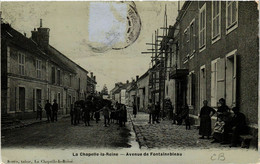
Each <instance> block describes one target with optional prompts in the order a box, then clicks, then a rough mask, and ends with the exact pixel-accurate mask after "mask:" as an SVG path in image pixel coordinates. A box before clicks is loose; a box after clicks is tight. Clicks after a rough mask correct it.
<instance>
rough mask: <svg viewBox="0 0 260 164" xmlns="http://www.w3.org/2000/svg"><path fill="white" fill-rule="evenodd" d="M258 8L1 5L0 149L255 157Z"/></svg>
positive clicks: (220, 4)
mask: <svg viewBox="0 0 260 164" xmlns="http://www.w3.org/2000/svg"><path fill="white" fill-rule="evenodd" d="M258 14H259V13H258V3H257V2H255V1H247V2H243V1H225V2H224V1H172V2H171V1H169V2H168V1H167V2H166V1H161V2H160V1H158V2H157V1H151V2H141V1H131V2H130V1H124V2H95V1H93V2H87V1H82V2H79V1H78V2H42V3H40V2H13V3H9V2H3V3H1V146H2V149H10V148H15V149H31V148H35V149H36V148H42V149H62V150H69V149H96V148H97V149H113V150H133V149H135V150H140V151H141V150H153V149H157V150H158V149H168V150H175V149H176V150H177V149H182V150H186V149H191V150H195V149H199V150H208V149H220V150H230V151H231V150H241V151H248V150H250V151H251V150H252V151H254V152H257V150H258V99H259V98H258V94H259V92H258V88H259V86H258V84H259V81H258V80H259V79H258V78H259V35H258V32H259V22H258V19H259V17H258Z"/></svg>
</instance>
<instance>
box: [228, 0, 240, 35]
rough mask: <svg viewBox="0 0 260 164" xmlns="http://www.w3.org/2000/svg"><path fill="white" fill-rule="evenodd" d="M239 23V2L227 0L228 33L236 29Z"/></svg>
mask: <svg viewBox="0 0 260 164" xmlns="http://www.w3.org/2000/svg"><path fill="white" fill-rule="evenodd" d="M237 25H238V2H237V1H228V2H226V30H227V33H229V32H231V31H232V30H234V29H235V28H236V27H237Z"/></svg>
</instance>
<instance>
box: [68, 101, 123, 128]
mask: <svg viewBox="0 0 260 164" xmlns="http://www.w3.org/2000/svg"><path fill="white" fill-rule="evenodd" d="M93 104H94V102H93V101H91V100H86V101H83V102H82V101H76V102H75V103H74V107H73V105H71V111H70V116H71V125H78V124H79V123H80V121H81V120H82V121H83V122H84V123H85V126H91V125H90V120H91V118H92V115H93V117H94V118H95V121H96V123H98V122H99V121H100V112H102V114H103V116H104V126H105V127H108V126H109V125H110V123H116V124H119V126H120V127H123V126H125V123H126V122H127V111H126V106H125V105H124V104H119V103H117V102H116V103H115V104H114V105H112V103H111V102H110V103H106V104H105V105H104V106H96V104H94V105H93Z"/></svg>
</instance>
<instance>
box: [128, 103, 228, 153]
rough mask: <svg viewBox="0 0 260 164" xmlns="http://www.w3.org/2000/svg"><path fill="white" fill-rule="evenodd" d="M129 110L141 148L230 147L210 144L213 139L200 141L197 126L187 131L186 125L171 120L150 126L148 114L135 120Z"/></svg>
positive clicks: (141, 114)
mask: <svg viewBox="0 0 260 164" xmlns="http://www.w3.org/2000/svg"><path fill="white" fill-rule="evenodd" d="M128 110H129V115H130V120H131V122H132V124H133V128H134V131H135V133H136V137H137V141H138V143H139V146H140V148H148V149H150V148H189V149H191V148H196V149H197V148H200V149H210V148H229V145H220V144H219V143H214V144H212V143H210V142H211V141H212V139H209V140H208V139H199V137H200V136H199V131H198V130H197V128H196V127H195V126H191V129H190V130H186V127H185V125H175V124H172V122H171V121H170V120H161V121H160V123H158V124H157V123H155V124H149V123H148V121H149V115H148V114H147V113H144V112H138V113H137V116H136V118H134V116H133V115H132V109H131V108H129V109H128Z"/></svg>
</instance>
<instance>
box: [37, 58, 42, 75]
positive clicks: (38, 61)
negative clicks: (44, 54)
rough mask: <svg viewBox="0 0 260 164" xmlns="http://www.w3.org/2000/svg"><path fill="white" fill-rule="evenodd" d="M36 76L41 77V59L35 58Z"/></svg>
mask: <svg viewBox="0 0 260 164" xmlns="http://www.w3.org/2000/svg"><path fill="white" fill-rule="evenodd" d="M36 76H37V78H39V79H40V78H41V77H42V61H41V60H36Z"/></svg>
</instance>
